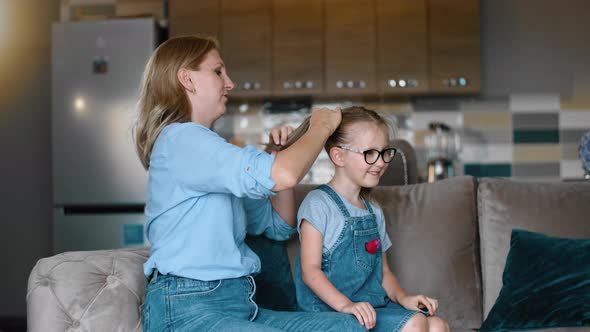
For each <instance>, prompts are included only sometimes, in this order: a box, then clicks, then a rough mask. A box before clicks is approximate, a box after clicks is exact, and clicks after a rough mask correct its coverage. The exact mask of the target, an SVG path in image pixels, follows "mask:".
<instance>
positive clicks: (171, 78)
mask: <svg viewBox="0 0 590 332" xmlns="http://www.w3.org/2000/svg"><path fill="white" fill-rule="evenodd" d="M213 49H219V47H218V43H217V41H216V40H215V39H213V38H202V37H197V36H183V37H176V38H171V39H169V40H167V41H166V42H164V43H162V44H161V45H160V46H159V47H158V48H157V49H156V50H155V51H154V53H153V54H152V56H151V57H150V59H149V61H148V63H147V65H146V67H145V70H144V72H143V78H142V81H141V87H140V96H139V102H138V106H137V108H138V113H139V114H138V116H137V119H136V121H135V124H134V126H133V136H134V138H135V149H136V151H137V154H138V155H139V159H140V160H141V163H142V165H143V167H144V168H145V169H148V168H149V167H150V157H151V154H152V148H153V147H154V142H155V141H156V139H157V138H158V135H159V134H160V132H161V131H162V129H163V128H164V127H166V126H167V125H169V124H171V123H174V122H189V121H191V105H190V102H189V99H188V96H187V95H186V92H185V89H184V87H183V86H182V84H181V83H180V82H179V81H178V78H177V73H178V70H179V69H181V68H186V69H189V70H198V69H199V65H200V64H201V63H202V62H203V60H204V58H205V56H206V55H207V53H209V51H211V50H213Z"/></svg>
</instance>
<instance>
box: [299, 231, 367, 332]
mask: <svg viewBox="0 0 590 332" xmlns="http://www.w3.org/2000/svg"><path fill="white" fill-rule="evenodd" d="M300 232H301V273H302V277H303V282H304V283H305V284H306V285H307V287H309V288H310V289H311V290H312V291H313V292H314V293H315V294H316V295H317V296H318V297H319V298H320V299H321V300H322V301H324V302H325V303H326V304H328V305H329V306H330V307H331V308H332V309H334V310H336V311H338V312H342V313H347V314H352V315H354V316H355V317H356V318H357V319H358V321H359V323H361V324H362V325H364V326H365V327H366V328H368V329H370V328H373V327H374V326H375V322H376V321H377V320H376V317H377V314H376V313H375V309H374V308H373V307H372V306H371V305H370V304H369V303H367V302H356V303H355V302H352V301H351V300H350V299H349V298H348V297H346V295H344V294H342V292H340V291H339V290H338V289H337V288H336V287H335V286H334V284H332V282H331V281H330V279H328V277H326V274H325V273H324V271H322V242H323V236H322V234H321V233H320V232H319V231H318V230H317V229H315V228H314V227H313V226H312V225H311V223H309V222H308V221H307V220H305V219H303V220H302V221H301V226H300Z"/></svg>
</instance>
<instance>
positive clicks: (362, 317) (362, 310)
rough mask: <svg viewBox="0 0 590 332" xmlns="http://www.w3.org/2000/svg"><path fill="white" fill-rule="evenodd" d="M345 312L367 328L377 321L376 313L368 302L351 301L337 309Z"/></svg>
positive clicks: (370, 327)
mask: <svg viewBox="0 0 590 332" xmlns="http://www.w3.org/2000/svg"><path fill="white" fill-rule="evenodd" d="M339 311H340V312H342V313H345V314H351V315H354V316H355V317H356V319H358V321H359V322H360V323H361V325H363V326H364V327H366V328H367V329H372V328H374V327H375V324H376V323H377V313H376V312H375V309H374V308H373V306H372V305H371V304H370V303H369V302H351V303H350V304H348V305H345V306H344V307H342V309H340V310H339Z"/></svg>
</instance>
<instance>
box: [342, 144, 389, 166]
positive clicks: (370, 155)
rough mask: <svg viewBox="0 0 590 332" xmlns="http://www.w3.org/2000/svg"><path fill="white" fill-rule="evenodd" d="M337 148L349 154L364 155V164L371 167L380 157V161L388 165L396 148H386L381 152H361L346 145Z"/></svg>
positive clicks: (372, 150) (374, 150)
mask: <svg viewBox="0 0 590 332" xmlns="http://www.w3.org/2000/svg"><path fill="white" fill-rule="evenodd" d="M338 147H339V148H341V149H344V150H347V151H350V152H354V153H360V154H362V155H364V156H365V162H366V163H367V164H369V165H373V164H374V163H376V162H377V160H379V157H381V159H383V162H385V163H387V164H389V163H390V162H391V161H392V160H393V157H395V155H396V154H397V149H396V148H387V149H383V150H381V151H379V150H376V149H370V150H365V151H361V150H359V149H355V148H351V147H350V146H348V145H339V146H338Z"/></svg>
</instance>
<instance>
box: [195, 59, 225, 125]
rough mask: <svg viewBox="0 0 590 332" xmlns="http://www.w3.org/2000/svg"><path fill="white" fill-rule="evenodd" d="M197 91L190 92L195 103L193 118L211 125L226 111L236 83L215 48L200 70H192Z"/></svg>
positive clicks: (202, 63)
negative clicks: (229, 93) (230, 92)
mask: <svg viewBox="0 0 590 332" xmlns="http://www.w3.org/2000/svg"><path fill="white" fill-rule="evenodd" d="M189 75H190V80H191V82H192V85H193V87H194V91H195V93H189V94H188V95H189V99H190V100H191V103H192V105H193V111H192V114H191V119H192V120H193V121H194V122H197V123H201V124H203V125H205V126H208V127H211V126H212V125H213V122H215V120H217V119H218V118H219V117H221V116H222V115H223V114H224V113H225V111H226V103H227V94H228V92H229V91H230V90H231V89H233V87H234V83H233V82H232V81H231V79H230V78H229V76H227V72H226V71H225V64H224V63H223V60H222V59H221V56H220V55H219V52H218V51H217V50H215V49H213V50H211V51H209V53H207V55H206V56H205V58H204V59H203V62H201V65H200V66H199V70H196V71H190V74H189Z"/></svg>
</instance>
